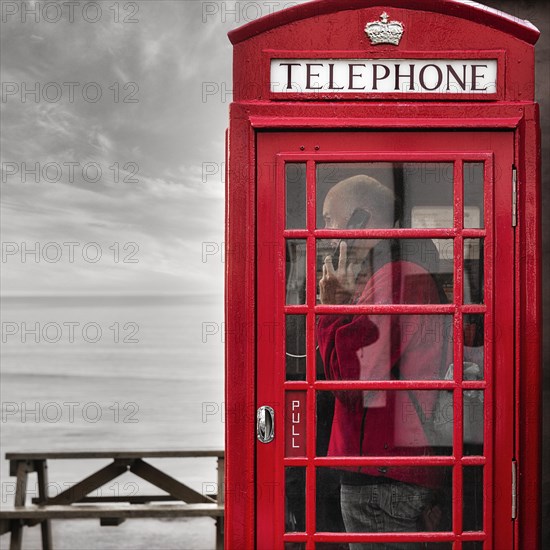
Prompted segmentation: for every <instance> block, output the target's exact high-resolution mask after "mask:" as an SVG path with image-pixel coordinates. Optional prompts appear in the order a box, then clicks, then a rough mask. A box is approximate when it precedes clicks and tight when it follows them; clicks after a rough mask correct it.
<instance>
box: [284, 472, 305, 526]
mask: <svg viewBox="0 0 550 550" xmlns="http://www.w3.org/2000/svg"><path fill="white" fill-rule="evenodd" d="M305 488H306V469H305V468H304V467H301V466H300V467H299V466H293V467H291V468H285V531H286V532H287V533H291V532H296V531H298V532H301V531H305V530H306V492H305Z"/></svg>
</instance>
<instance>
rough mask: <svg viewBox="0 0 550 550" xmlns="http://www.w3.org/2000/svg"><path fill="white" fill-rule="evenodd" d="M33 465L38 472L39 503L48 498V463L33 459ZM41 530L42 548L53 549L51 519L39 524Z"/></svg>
mask: <svg viewBox="0 0 550 550" xmlns="http://www.w3.org/2000/svg"><path fill="white" fill-rule="evenodd" d="M34 467H35V470H36V473H37V474H38V496H39V498H40V501H39V504H40V503H42V502H46V501H47V500H48V463H47V462H46V460H35V463H34ZM40 529H41V531H42V550H53V544H52V530H51V521H50V520H49V519H45V520H44V521H43V522H42V523H41V524H40Z"/></svg>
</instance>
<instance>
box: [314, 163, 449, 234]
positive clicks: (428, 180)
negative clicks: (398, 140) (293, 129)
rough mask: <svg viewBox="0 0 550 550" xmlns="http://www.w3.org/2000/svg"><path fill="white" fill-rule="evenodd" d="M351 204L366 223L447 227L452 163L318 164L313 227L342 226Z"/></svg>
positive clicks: (349, 216) (350, 215) (350, 216)
mask: <svg viewBox="0 0 550 550" xmlns="http://www.w3.org/2000/svg"><path fill="white" fill-rule="evenodd" d="M357 210H362V211H364V212H366V213H367V214H368V217H367V218H366V219H367V221H366V222H365V223H366V224H367V225H368V227H369V228H389V227H394V226H399V227H428V228H435V227H452V226H453V163H451V162H448V163H433V162H431V163H430V162H416V163H414V162H412V163H401V162H348V163H320V164H318V165H317V227H326V228H328V229H345V228H346V227H349V226H348V224H349V222H350V219H353V215H354V213H356V211H357ZM356 218H358V215H357V214H356ZM363 219H365V218H363Z"/></svg>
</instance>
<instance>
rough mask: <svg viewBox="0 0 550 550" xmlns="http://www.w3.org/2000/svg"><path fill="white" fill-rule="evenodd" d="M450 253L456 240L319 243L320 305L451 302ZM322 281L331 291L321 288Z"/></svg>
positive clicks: (354, 240) (332, 240) (451, 263)
mask: <svg viewBox="0 0 550 550" xmlns="http://www.w3.org/2000/svg"><path fill="white" fill-rule="evenodd" d="M452 250H453V241H452V239H392V240H389V239H378V240H375V239H340V238H338V236H337V235H335V238H333V239H321V240H318V241H317V283H318V285H317V286H318V290H317V292H318V302H321V303H323V304H348V303H359V304H374V303H377V304H392V303H393V304H438V303H446V302H451V301H452V300H453V295H454V292H453V254H452ZM322 279H324V281H325V282H331V283H332V285H333V286H328V285H325V289H323V284H321V280H322ZM324 290H326V291H324Z"/></svg>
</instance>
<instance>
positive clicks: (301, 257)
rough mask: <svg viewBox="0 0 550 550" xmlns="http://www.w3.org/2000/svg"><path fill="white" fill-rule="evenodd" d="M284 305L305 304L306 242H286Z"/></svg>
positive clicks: (301, 240) (295, 240) (298, 240)
mask: <svg viewBox="0 0 550 550" xmlns="http://www.w3.org/2000/svg"><path fill="white" fill-rule="evenodd" d="M286 303H287V304H289V305H290V304H305V303H306V240H305V239H287V241H286Z"/></svg>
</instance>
